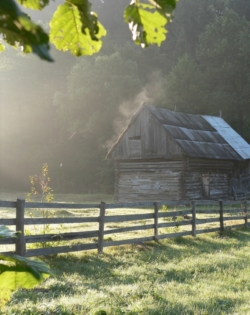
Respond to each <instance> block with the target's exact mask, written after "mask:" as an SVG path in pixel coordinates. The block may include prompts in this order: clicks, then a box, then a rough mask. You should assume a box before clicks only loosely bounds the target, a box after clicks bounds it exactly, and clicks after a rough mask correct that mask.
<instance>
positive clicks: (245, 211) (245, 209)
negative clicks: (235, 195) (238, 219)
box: [244, 200, 247, 228]
mask: <svg viewBox="0 0 250 315" xmlns="http://www.w3.org/2000/svg"><path fill="white" fill-rule="evenodd" d="M244 213H245V217H244V219H245V227H246V228H247V200H245V207H244Z"/></svg>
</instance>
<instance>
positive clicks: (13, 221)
mask: <svg viewBox="0 0 250 315" xmlns="http://www.w3.org/2000/svg"><path fill="white" fill-rule="evenodd" d="M162 206H167V207H169V206H170V207H182V208H185V209H182V210H173V211H162V210H159V209H160V207H162ZM199 206H206V207H207V206H211V207H212V206H213V207H216V209H203V208H201V209H200V208H199ZM230 207H234V208H233V209H232V208H230ZM6 208H7V209H8V208H12V209H13V208H14V209H15V210H16V211H15V218H0V225H8V226H9V225H10V226H13V225H14V226H15V228H16V230H17V231H20V232H21V234H19V235H18V237H17V238H16V239H13V238H8V239H2V240H0V245H1V244H4V245H8V244H14V245H15V251H14V252H15V253H16V254H18V255H21V256H27V257H30V256H40V255H51V254H58V253H65V252H74V251H83V250H93V249H97V250H98V253H102V252H103V248H104V247H110V246H119V245H125V244H138V243H142V242H146V241H152V240H161V239H165V238H171V237H178V236H187V235H190V236H191V235H192V236H193V237H195V236H196V235H197V234H203V233H210V232H216V231H220V232H223V231H224V229H225V224H227V223H226V222H229V221H235V222H238V221H243V222H242V223H241V224H231V225H227V226H226V227H227V228H238V227H247V224H248V215H247V214H248V202H247V200H245V201H243V202H240V201H221V200H220V201H218V202H216V201H207V200H206V201H168V202H154V203H149V202H137V203H119V204H106V203H104V202H101V203H100V204H66V203H34V202H32V203H31V202H25V200H24V199H17V201H15V202H14V201H0V217H1V210H3V209H6ZM34 208H35V209H67V210H69V209H75V210H81V209H98V211H99V213H98V215H97V216H87V214H88V213H86V211H85V214H86V216H84V217H83V216H78V217H77V216H75V217H56V218H55V217H52V218H26V217H25V210H26V209H34ZM122 208H138V212H139V211H143V210H145V209H147V210H148V211H150V210H151V211H152V212H151V213H137V214H122V215H119V213H118V214H116V215H110V214H109V215H107V212H106V211H107V210H108V209H109V210H110V209H122ZM186 208H188V209H186ZM139 209H140V210H139ZM204 214H206V215H208V214H209V215H217V217H209V218H201V217H200V215H204ZM177 218H178V220H177ZM180 219H181V220H180ZM164 220H166V222H164ZM131 221H134V222H137V224H134V225H132V226H125V227H113V228H111V229H105V227H106V225H107V224H110V223H118V224H119V223H124V222H131ZM138 221H139V223H138ZM142 221H145V222H144V223H143V224H141V222H142ZM149 221H150V222H149ZM76 223H77V224H79V223H96V224H97V225H98V228H97V229H96V230H88V231H82V230H79V231H77V232H65V233H44V234H38V235H37V234H36V235H25V227H26V226H28V225H33V226H37V225H50V224H53V225H58V224H76ZM211 223H214V224H217V226H216V227H207V226H206V224H211ZM188 226H190V230H185V231H174V233H170V232H169V231H167V232H166V231H163V232H162V229H163V228H165V229H166V228H171V227H178V228H179V227H188ZM204 226H205V227H204ZM200 227H204V228H203V229H201V228H200ZM80 229H82V228H80ZM144 230H152V235H151V236H149V235H148V236H142V237H137V238H132V239H122V240H116V241H113V240H109V239H108V240H104V236H105V235H110V234H119V233H127V232H132V231H144ZM159 230H161V231H160V232H159ZM89 238H92V239H93V238H94V240H95V242H94V243H93V242H92V243H84V244H77V245H75V244H71V245H64V246H58V245H56V246H53V247H52V246H51V247H42V248H35V249H28V250H27V249H26V245H27V244H32V243H43V242H60V241H72V240H84V242H85V241H86V239H89ZM5 253H11V252H5Z"/></svg>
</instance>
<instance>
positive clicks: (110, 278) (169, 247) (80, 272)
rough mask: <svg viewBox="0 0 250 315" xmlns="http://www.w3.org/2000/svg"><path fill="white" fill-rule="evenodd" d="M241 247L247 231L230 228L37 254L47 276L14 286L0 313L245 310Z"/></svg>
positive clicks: (247, 271) (221, 314) (245, 262)
mask: <svg viewBox="0 0 250 315" xmlns="http://www.w3.org/2000/svg"><path fill="white" fill-rule="evenodd" d="M67 198H68V200H67ZM70 198H73V196H68V197H64V200H65V201H67V202H70V200H69V199H70ZM78 198H79V197H77V196H76V197H75V199H78ZM81 198H86V199H91V198H90V196H88V197H86V196H85V197H83V196H81ZM92 198H93V199H92V201H95V202H99V201H100V200H99V199H98V198H96V197H94V196H92ZM59 199H60V198H59ZM94 199H95V200H94ZM5 200H6V198H5ZM11 200H12V199H11ZM103 200H104V199H103ZM106 200H107V199H106ZM106 200H104V201H106ZM58 201H62V196H61V199H60V200H58ZM89 201H90V200H85V201H84V200H83V201H77V202H89ZM111 201H112V196H111V197H110V202H111ZM123 211H124V210H123ZM150 233H152V232H151V231H150ZM150 235H152V234H150ZM249 245H250V230H248V229H238V230H226V232H225V233H224V234H223V235H220V234H218V233H211V234H206V235H202V236H199V237H196V238H192V237H189V236H188V237H185V238H184V237H183V238H175V239H169V240H165V241H161V242H149V243H146V244H143V245H126V246H121V247H115V248H105V251H104V254H102V255H99V256H98V255H97V253H96V250H95V251H88V252H79V253H73V254H60V255H57V256H52V257H47V258H45V257H42V259H43V260H44V261H45V262H47V263H48V264H49V265H50V266H51V268H52V270H53V272H54V274H55V276H54V277H51V278H49V279H47V280H46V281H45V282H44V283H43V284H42V285H40V286H38V287H36V288H35V289H33V290H19V291H17V292H16V293H15V294H13V297H12V300H11V302H9V303H8V304H7V305H6V307H5V308H4V309H2V310H1V311H0V314H1V315H4V314H6V315H19V314H21V315H24V314H25V315H31V314H32V315H52V314H53V315H56V314H60V315H73V314H74V315H103V314H107V315H120V314H127V315H139V314H143V315H225V314H230V315H233V314H234V315H236V314H237V315H244V314H250V265H249V262H250V250H249ZM101 310H103V313H101Z"/></svg>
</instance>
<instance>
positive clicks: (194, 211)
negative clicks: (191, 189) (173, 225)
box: [192, 200, 196, 237]
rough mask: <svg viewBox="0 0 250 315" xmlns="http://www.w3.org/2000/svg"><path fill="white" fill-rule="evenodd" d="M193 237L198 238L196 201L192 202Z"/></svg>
mask: <svg viewBox="0 0 250 315" xmlns="http://www.w3.org/2000/svg"><path fill="white" fill-rule="evenodd" d="M192 236H193V237H195V236H196V206H195V201H194V200H193V201H192Z"/></svg>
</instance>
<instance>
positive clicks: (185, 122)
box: [107, 104, 250, 202]
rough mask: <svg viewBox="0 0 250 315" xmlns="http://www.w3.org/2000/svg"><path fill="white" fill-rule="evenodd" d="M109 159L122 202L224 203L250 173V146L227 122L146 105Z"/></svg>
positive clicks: (117, 193) (109, 155)
mask: <svg viewBox="0 0 250 315" xmlns="http://www.w3.org/2000/svg"><path fill="white" fill-rule="evenodd" d="M107 158H108V159H112V160H114V164H115V200H116V201H119V202H128V201H154V200H157V201H164V200H187V199H188V200H189V199H221V198H222V199H224V198H228V197H229V196H230V195H231V191H232V187H231V183H232V179H237V178H239V176H240V175H242V174H249V172H250V167H249V166H250V163H249V160H250V146H249V145H248V143H247V142H246V141H245V140H244V139H242V137H241V136H240V135H239V134H237V133H236V132H235V131H234V130H233V129H232V128H231V127H230V126H229V125H228V124H227V123H226V122H225V121H224V120H223V119H222V118H220V117H213V116H205V115H191V114H185V113H178V112H172V111H170V110H167V109H164V108H157V107H152V106H148V105H145V104H144V105H143V106H142V107H141V108H140V109H139V110H138V111H137V112H136V114H135V115H134V116H133V117H132V119H131V121H130V123H129V125H128V127H127V128H126V130H125V131H124V132H123V133H122V134H121V136H120V137H119V139H118V141H117V142H116V143H115V144H114V145H113V147H112V148H111V149H110V151H109V152H108V155H107Z"/></svg>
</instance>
